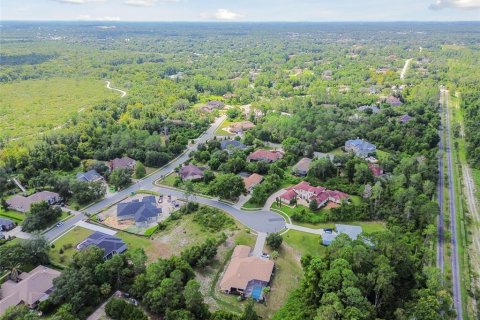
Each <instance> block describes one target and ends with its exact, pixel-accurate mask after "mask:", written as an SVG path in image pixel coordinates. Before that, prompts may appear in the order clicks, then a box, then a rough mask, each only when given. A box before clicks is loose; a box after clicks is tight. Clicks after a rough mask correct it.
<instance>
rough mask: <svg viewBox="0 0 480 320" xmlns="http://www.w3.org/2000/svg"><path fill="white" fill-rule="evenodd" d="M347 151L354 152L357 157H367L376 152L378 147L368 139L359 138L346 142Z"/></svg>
mask: <svg viewBox="0 0 480 320" xmlns="http://www.w3.org/2000/svg"><path fill="white" fill-rule="evenodd" d="M345 151H347V152H353V153H354V154H355V155H356V156H357V157H360V158H366V157H368V156H369V155H372V154H375V151H377V147H375V145H373V144H371V143H370V142H368V141H366V140H363V139H359V138H357V139H354V140H348V141H347V142H345Z"/></svg>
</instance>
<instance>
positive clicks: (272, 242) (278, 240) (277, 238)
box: [267, 233, 283, 250]
mask: <svg viewBox="0 0 480 320" xmlns="http://www.w3.org/2000/svg"><path fill="white" fill-rule="evenodd" d="M282 242H283V238H282V236H281V235H280V234H278V233H270V234H269V235H268V237H267V245H268V246H269V247H270V248H272V249H273V250H278V249H279V248H280V246H281V245H282Z"/></svg>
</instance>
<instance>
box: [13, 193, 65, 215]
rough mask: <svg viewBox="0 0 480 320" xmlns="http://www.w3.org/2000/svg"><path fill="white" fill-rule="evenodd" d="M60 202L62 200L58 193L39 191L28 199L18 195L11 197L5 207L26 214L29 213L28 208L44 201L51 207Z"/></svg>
mask: <svg viewBox="0 0 480 320" xmlns="http://www.w3.org/2000/svg"><path fill="white" fill-rule="evenodd" d="M61 200H62V199H61V197H60V195H59V194H58V193H55V192H51V191H40V192H37V193H34V194H32V195H30V196H28V197H24V196H22V195H18V194H17V195H14V196H13V197H11V198H10V199H8V200H7V205H8V206H9V208H10V209H12V210H16V211H20V212H28V211H30V207H31V206H32V204H34V203H37V202H41V201H45V202H47V203H48V204H50V205H52V204H56V203H57V202H59V201H61Z"/></svg>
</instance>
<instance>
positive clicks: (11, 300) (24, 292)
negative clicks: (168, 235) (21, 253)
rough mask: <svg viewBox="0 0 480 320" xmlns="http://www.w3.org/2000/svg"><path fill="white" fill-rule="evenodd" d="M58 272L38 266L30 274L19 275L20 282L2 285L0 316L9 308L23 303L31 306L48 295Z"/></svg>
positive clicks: (9, 282) (9, 281) (8, 282)
mask: <svg viewBox="0 0 480 320" xmlns="http://www.w3.org/2000/svg"><path fill="white" fill-rule="evenodd" d="M59 275H60V272H59V271H57V270H53V269H50V268H47V267H44V266H38V267H36V268H35V269H33V270H32V271H30V272H28V273H27V272H24V273H21V274H20V278H21V279H22V280H21V281H20V282H14V281H11V280H8V281H7V282H5V283H4V284H2V288H1V292H2V297H3V298H2V300H0V314H3V313H4V312H5V310H6V309H7V308H8V307H10V306H16V305H17V304H19V303H21V302H24V303H25V304H27V305H32V304H34V303H35V302H37V301H39V300H40V299H42V298H43V297H44V296H45V295H46V294H48V293H50V291H51V289H52V287H53V279H55V278H57V277H58V276H59Z"/></svg>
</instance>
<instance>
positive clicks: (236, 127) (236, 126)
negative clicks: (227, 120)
mask: <svg viewBox="0 0 480 320" xmlns="http://www.w3.org/2000/svg"><path fill="white" fill-rule="evenodd" d="M253 128H255V125H254V124H253V123H252V122H251V121H241V122H235V123H232V124H231V125H230V126H229V127H228V131H230V132H231V133H240V132H243V131H247V130H250V129H253Z"/></svg>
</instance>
